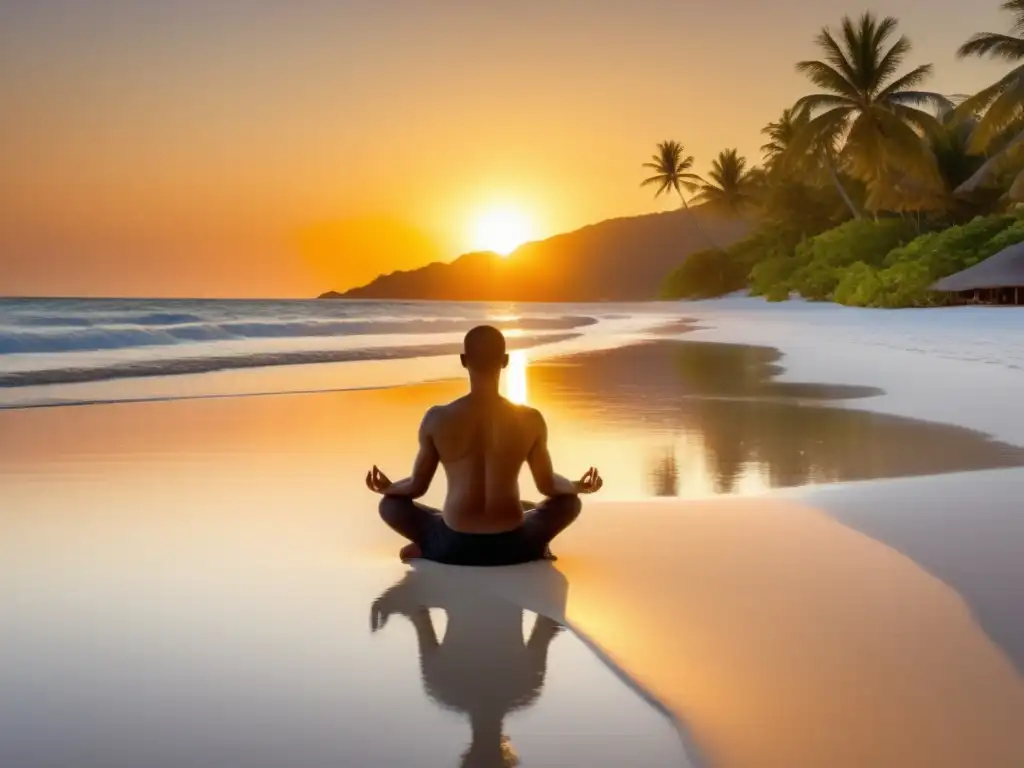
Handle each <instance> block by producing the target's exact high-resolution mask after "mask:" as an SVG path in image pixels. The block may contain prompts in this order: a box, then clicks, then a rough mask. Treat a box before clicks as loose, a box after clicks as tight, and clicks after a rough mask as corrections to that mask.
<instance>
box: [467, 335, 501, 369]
mask: <svg viewBox="0 0 1024 768" xmlns="http://www.w3.org/2000/svg"><path fill="white" fill-rule="evenodd" d="M463 346H464V352H463V354H462V356H461V357H462V365H463V366H464V367H466V368H468V369H469V370H473V371H500V370H501V369H502V368H504V367H505V366H506V365H508V355H507V354H506V352H505V337H504V336H503V335H502V333H501V331H499V330H498V329H497V328H495V327H494V326H491V325H478V326H477V327H476V328H474V329H473V330H471V331H470V332H469V333H467V334H466V339H465V341H464V343H463Z"/></svg>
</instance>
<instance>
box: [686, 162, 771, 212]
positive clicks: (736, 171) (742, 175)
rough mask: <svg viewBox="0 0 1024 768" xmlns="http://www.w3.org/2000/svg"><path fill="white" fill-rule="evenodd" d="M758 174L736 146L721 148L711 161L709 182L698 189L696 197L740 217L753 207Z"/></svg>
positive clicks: (709, 205)
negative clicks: (734, 147) (748, 165)
mask: <svg viewBox="0 0 1024 768" xmlns="http://www.w3.org/2000/svg"><path fill="white" fill-rule="evenodd" d="M757 181H758V174H757V173H755V172H754V171H753V170H752V169H751V170H748V169H747V159H746V158H745V157H741V156H740V154H739V153H738V152H737V151H736V150H735V149H723V150H722V151H721V152H719V153H718V157H716V158H715V160H714V162H712V164H711V172H710V173H709V174H708V181H704V182H702V183H701V184H700V185H699V186H698V188H697V197H696V199H697V200H698V201H699V202H701V203H704V204H706V205H707V206H708V207H709V208H712V209H715V210H718V211H722V212H724V213H729V214H732V215H733V216H742V215H743V214H744V213H746V212H747V211H749V210H750V209H751V208H752V207H753V206H754V191H755V188H756V186H757Z"/></svg>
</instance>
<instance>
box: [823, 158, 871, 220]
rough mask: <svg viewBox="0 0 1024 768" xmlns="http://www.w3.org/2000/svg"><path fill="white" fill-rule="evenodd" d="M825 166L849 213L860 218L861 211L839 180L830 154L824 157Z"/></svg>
mask: <svg viewBox="0 0 1024 768" xmlns="http://www.w3.org/2000/svg"><path fill="white" fill-rule="evenodd" d="M825 167H826V168H828V175H829V176H830V177H831V178H832V183H833V184H835V186H836V190H838V192H839V196H840V197H841V198H843V202H844V203H846V207H847V208H849V209H850V213H852V214H853V218H855V219H859V218H862V216H863V215H862V214H861V212H860V211H859V210H858V209H857V206H856V205H854V204H853V200H852V199H851V198H850V195H849V193H848V192H847V191H846V188H845V187H843V182H842V181H840V180H839V174H838V173H837V172H836V166H835V163H834V162H833V161H832V157H831V155H826V157H825Z"/></svg>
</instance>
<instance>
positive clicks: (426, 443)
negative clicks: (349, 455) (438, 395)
mask: <svg viewBox="0 0 1024 768" xmlns="http://www.w3.org/2000/svg"><path fill="white" fill-rule="evenodd" d="M436 418H437V413H436V411H435V409H434V408H431V409H430V410H429V411H427V413H426V415H425V416H424V417H423V421H422V422H421V423H420V431H419V442H420V447H419V451H417V453H416V460H415V461H414V462H413V464H412V474H411V475H409V477H407V478H405V479H404V480H399V481H398V482H397V483H392V484H391V485H389V486H388V487H387V488H386V489H385V490H384V495H385V496H404V497H406V498H410V499H418V498H419V497H420V496H422V495H423V494H425V493H426V492H427V489H429V488H430V482H431V480H433V479H434V473H435V472H437V464H438V462H439V461H440V456H438V453H437V448H436V447H435V446H434V438H433V435H432V430H433V424H434V421H435V419H436Z"/></svg>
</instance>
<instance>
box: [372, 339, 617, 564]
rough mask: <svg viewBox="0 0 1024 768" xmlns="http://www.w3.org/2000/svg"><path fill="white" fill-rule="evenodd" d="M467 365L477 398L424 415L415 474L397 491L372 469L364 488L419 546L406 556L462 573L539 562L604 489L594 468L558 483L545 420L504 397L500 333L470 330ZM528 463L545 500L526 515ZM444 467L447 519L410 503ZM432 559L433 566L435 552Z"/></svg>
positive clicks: (505, 358) (398, 484) (393, 523)
mask: <svg viewBox="0 0 1024 768" xmlns="http://www.w3.org/2000/svg"><path fill="white" fill-rule="evenodd" d="M462 362H463V365H464V366H465V367H466V368H467V369H468V370H469V374H470V383H471V391H470V393H469V394H468V395H466V396H465V397H461V398H459V399H458V400H455V401H454V402H451V403H448V404H447V405H439V406H435V407H433V408H431V409H430V410H429V411H427V413H426V415H425V416H424V417H423V421H422V423H421V424H420V428H419V450H418V452H417V454H416V459H415V461H414V462H413V470H412V474H411V475H410V476H409V477H407V478H405V479H404V480H400V481H398V482H396V483H392V482H391V480H389V479H388V477H387V476H386V475H385V474H384V473H383V472H381V471H380V469H378V468H377V466H376V465H375V466H374V467H373V468H372V469H371V470H370V471H369V472H368V473H367V475H366V485H367V487H368V488H369V489H370V490H371V491H374V492H375V493H379V494H381V495H383V496H384V497H385V499H384V501H382V502H381V516H382V517H383V518H384V520H385V522H387V523H388V525H390V526H391V527H392V528H393V529H394V530H396V531H397V532H398V533H400V534H402V535H403V536H405V537H406V538H409V539H410V540H411V541H412V542H413V544H414V546H411V547H408V548H406V550H403V552H404V553H406V554H407V555H409V556H418V555H419V554H420V553H422V551H424V550H435V551H436V555H435V556H433V557H432V559H438V560H441V561H442V562H463V563H465V564H469V562H470V561H474V562H475V561H476V560H482V561H485V562H482V563H479V564H490V562H487V561H488V559H491V560H495V561H497V560H506V561H507V562H513V561H515V558H516V557H520V556H522V557H527V555H528V554H530V553H535V554H536V555H537V556H540V555H542V554H543V553H544V552H545V551H547V541H550V539H551V538H553V537H554V536H555V535H557V534H558V532H560V531H561V530H562V529H564V528H565V527H566V526H567V525H569V524H570V523H571V522H572V521H573V520H575V518H576V515H578V514H579V509H580V504H579V500H578V499H577V497H578V496H579V495H580V494H587V493H594V492H596V491H598V490H600V488H601V486H602V485H603V480H602V479H601V476H600V474H599V473H598V471H597V469H595V468H594V467H591V468H590V469H589V470H587V472H586V473H585V474H584V475H583V477H582V478H581V479H580V480H579V481H576V482H570V481H569V480H567V479H565V478H564V477H562V476H561V475H558V474H556V473H555V471H554V468H553V466H552V462H551V454H550V453H549V451H548V440H547V438H548V435H547V425H546V424H545V422H544V418H543V417H542V416H541V414H540V412H539V411H537V410H536V409H534V408H530V407H528V406H522V405H516V404H514V403H512V402H510V401H508V400H506V399H505V398H504V397H501V395H500V394H499V393H498V392H499V387H498V381H499V377H500V373H501V370H502V369H503V368H504V367H505V366H506V365H507V364H508V356H507V355H506V354H505V340H504V337H502V336H501V333H500V332H499V331H497V330H496V329H494V328H490V327H489V326H481V327H479V328H475V329H473V330H472V331H470V333H469V334H467V336H466V354H464V355H462ZM523 464H526V465H528V466H529V467H530V472H531V474H532V475H533V480H534V482H535V483H536V485H537V490H538V491H540V493H541V494H543V495H544V496H545V497H547V500H546V501H545V502H543V503H542V504H541V505H539V506H538V507H537V508H536V509H534V510H531V511H529V512H527V513H525V514H524V511H523V504H522V502H521V500H520V495H519V474H520V472H521V471H522V468H523ZM439 465H440V466H443V467H444V471H445V475H446V477H447V480H448V493H447V497H446V498H445V503H444V509H443V510H441V511H440V512H438V511H436V510H430V509H429V508H427V507H423V506H422V505H420V504H416V503H415V502H414V501H413V500H414V499H418V498H420V497H421V496H423V495H424V494H425V493H426V492H427V489H428V488H429V487H430V483H431V481H432V480H433V478H434V475H435V473H436V472H437V468H438V466H439ZM459 537H462V538H461V539H460V538H459ZM474 537H476V538H474ZM502 537H504V538H502ZM541 545H543V546H541ZM538 547H540V549H539V550H538ZM425 556H428V557H431V555H430V554H429V552H428V553H427V554H426V555H425ZM444 558H448V559H444ZM495 564H498V563H495Z"/></svg>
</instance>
